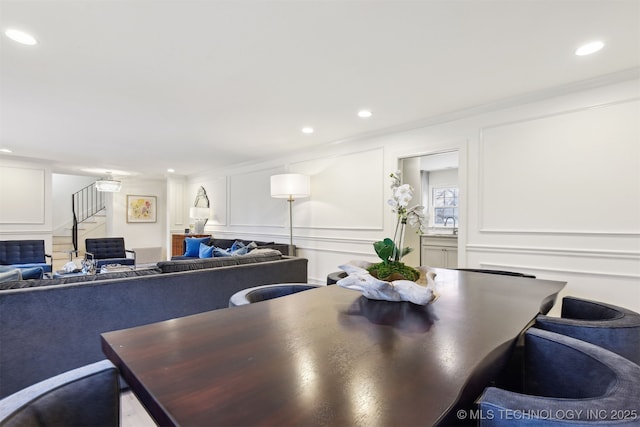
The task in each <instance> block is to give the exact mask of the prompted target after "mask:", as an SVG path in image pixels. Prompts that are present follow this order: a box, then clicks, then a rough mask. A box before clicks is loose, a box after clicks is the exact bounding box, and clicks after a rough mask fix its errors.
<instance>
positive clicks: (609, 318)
mask: <svg viewBox="0 0 640 427" xmlns="http://www.w3.org/2000/svg"><path fill="white" fill-rule="evenodd" d="M535 326H536V327H537V328H539V329H545V330H547V331H552V332H556V333H559V334H563V335H567V336H570V337H573V338H576V339H579V340H582V341H586V342H589V343H591V344H595V345H598V346H600V347H603V348H606V349H607V350H610V351H613V352H614V353H617V354H619V355H621V356H623V357H626V358H627V359H629V360H631V361H632V362H634V363H636V364H638V365H640V314H638V313H636V312H635V311H631V310H628V309H626V308H623V307H617V306H615V305H611V304H605V303H601V302H597V301H589V300H584V299H580V298H574V297H564V298H563V299H562V312H561V317H551V316H543V315H540V316H538V317H537V318H536V324H535Z"/></svg>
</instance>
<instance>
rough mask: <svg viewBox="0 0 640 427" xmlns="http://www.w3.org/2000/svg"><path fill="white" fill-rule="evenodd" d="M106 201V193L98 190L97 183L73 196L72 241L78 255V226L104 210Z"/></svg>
mask: <svg viewBox="0 0 640 427" xmlns="http://www.w3.org/2000/svg"><path fill="white" fill-rule="evenodd" d="M105 199H106V197H105V195H104V193H103V192H100V191H98V190H97V189H96V184H95V183H93V184H91V185H87V186H86V187H84V188H83V189H81V190H79V191H76V192H75V193H73V194H72V195H71V210H72V212H73V227H72V229H71V241H72V242H73V250H74V251H75V252H76V253H77V252H78V224H80V223H82V222H84V221H86V220H88V219H89V218H91V217H92V216H94V215H95V214H97V213H98V212H100V211H102V210H104V209H105Z"/></svg>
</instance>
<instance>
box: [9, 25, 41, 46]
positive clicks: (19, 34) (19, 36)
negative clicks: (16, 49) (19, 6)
mask: <svg viewBox="0 0 640 427" xmlns="http://www.w3.org/2000/svg"><path fill="white" fill-rule="evenodd" d="M4 34H5V35H6V36H7V37H9V38H10V39H11V40H13V41H14V42H18V43H22V44H26V45H28V46H33V45H34V44H36V43H38V41H37V40H36V39H35V37H33V36H32V35H31V34H28V33H25V32H24V31H20V30H16V29H14V28H9V29H8V30H7V31H5V32H4Z"/></svg>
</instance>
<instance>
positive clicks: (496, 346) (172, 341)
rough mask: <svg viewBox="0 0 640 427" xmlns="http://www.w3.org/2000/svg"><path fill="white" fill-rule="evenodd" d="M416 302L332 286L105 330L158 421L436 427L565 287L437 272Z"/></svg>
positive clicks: (112, 352)
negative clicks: (426, 298)
mask: <svg viewBox="0 0 640 427" xmlns="http://www.w3.org/2000/svg"><path fill="white" fill-rule="evenodd" d="M434 270H435V271H436V272H437V273H438V276H437V277H436V285H437V291H438V293H439V294H440V297H439V299H438V300H437V301H435V303H433V304H431V305H429V306H427V307H421V306H416V305H413V304H411V303H407V302H384V301H370V300H367V299H366V298H364V297H362V296H361V295H360V294H359V293H358V292H354V291H351V290H347V289H343V288H340V287H338V286H328V287H321V288H318V289H312V290H309V291H305V292H300V293H298V294H295V295H289V296H286V297H283V298H278V299H274V300H270V301H263V302H260V303H255V304H251V305H247V306H241V307H234V308H230V309H224V310H216V311H211V312H207V313H202V314H197V315H193V316H188V317H183V318H179V319H173V320H168V321H165V322H160V323H155V324H151V325H146V326H141V327H138V328H132V329H126V330H122V331H115V332H109V333H106V334H103V336H102V346H103V350H104V352H105V354H106V355H107V357H108V358H109V359H110V360H111V361H113V362H114V364H116V366H118V368H119V369H120V371H121V373H122V375H123V377H124V378H125V379H126V380H127V382H128V383H129V385H130V386H131V388H132V390H133V391H134V393H135V394H136V395H137V396H138V398H139V399H140V401H141V402H142V403H143V405H145V407H146V408H147V410H148V411H149V413H150V414H151V415H152V416H153V417H154V418H155V419H156V421H157V422H158V424H160V425H181V426H204V425H214V424H215V425H221V426H227V425H234V426H252V425H279V426H282V425H305V426H309V425H327V426H352V425H362V426H378V425H379V426H407V425H425V426H427V425H434V424H437V423H438V421H439V420H441V419H442V417H443V415H444V414H445V413H447V411H449V410H451V408H454V407H455V405H456V404H459V401H460V399H462V398H464V397H465V395H466V394H469V396H468V397H469V398H471V399H473V398H475V397H477V394H478V393H479V392H480V391H481V390H482V388H483V387H484V386H485V384H486V380H487V378H484V377H483V373H484V371H485V368H486V367H487V366H492V365H494V364H496V363H498V361H500V360H502V358H504V356H505V354H507V353H508V350H509V348H510V347H511V345H512V344H513V342H514V341H515V339H516V338H517V336H518V335H519V334H520V333H521V332H522V330H523V329H524V328H525V327H526V326H527V325H528V324H529V323H530V322H531V320H532V319H533V318H534V317H535V316H536V314H537V313H538V312H543V313H546V312H547V311H548V310H549V309H550V308H551V306H552V305H553V303H554V301H555V298H556V296H557V293H558V292H559V291H560V290H561V289H562V288H563V287H564V285H565V283H564V282H555V281H545V280H536V279H526V278H516V277H507V276H498V275H493V274H482V273H471V272H458V271H452V270H442V269H434Z"/></svg>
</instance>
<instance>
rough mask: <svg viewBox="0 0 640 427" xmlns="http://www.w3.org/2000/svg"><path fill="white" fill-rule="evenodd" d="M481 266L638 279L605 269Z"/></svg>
mask: <svg viewBox="0 0 640 427" xmlns="http://www.w3.org/2000/svg"><path fill="white" fill-rule="evenodd" d="M480 266H481V267H482V268H491V269H500V270H515V271H519V270H520V271H522V270H524V271H547V272H549V273H555V274H557V273H560V274H573V275H579V276H600V277H615V278H620V279H636V280H640V276H639V275H636V274H619V273H611V272H607V271H582V270H569V269H563V268H549V267H536V266H530V265H514V264H498V263H490V262H482V263H480Z"/></svg>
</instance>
